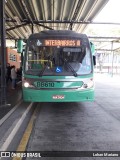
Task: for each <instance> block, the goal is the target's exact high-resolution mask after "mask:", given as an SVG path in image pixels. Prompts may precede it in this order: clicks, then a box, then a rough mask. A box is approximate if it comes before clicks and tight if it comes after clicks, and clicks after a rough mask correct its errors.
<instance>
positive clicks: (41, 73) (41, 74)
mask: <svg viewBox="0 0 120 160" xmlns="http://www.w3.org/2000/svg"><path fill="white" fill-rule="evenodd" d="M48 64H49V60H48V62H47V63H46V65H45V67H44V68H43V69H42V70H41V72H40V74H39V77H42V76H43V73H44V72H45V69H46V68H47V66H48Z"/></svg>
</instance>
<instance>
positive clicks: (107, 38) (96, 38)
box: [88, 36, 120, 39]
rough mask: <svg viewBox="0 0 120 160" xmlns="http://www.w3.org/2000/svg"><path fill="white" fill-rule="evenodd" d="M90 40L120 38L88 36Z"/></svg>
mask: <svg viewBox="0 0 120 160" xmlns="http://www.w3.org/2000/svg"><path fill="white" fill-rule="evenodd" d="M88 38H89V39H90V38H94V39H120V37H95V36H93V37H92V36H88Z"/></svg>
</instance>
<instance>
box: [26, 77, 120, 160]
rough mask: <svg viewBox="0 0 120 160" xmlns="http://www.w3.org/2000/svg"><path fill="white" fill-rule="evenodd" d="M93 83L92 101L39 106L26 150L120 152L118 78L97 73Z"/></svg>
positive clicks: (119, 85) (119, 95)
mask: <svg viewBox="0 0 120 160" xmlns="http://www.w3.org/2000/svg"><path fill="white" fill-rule="evenodd" d="M95 81H96V87H95V101H94V102H80V103H39V106H40V110H39V113H38V115H39V116H38V118H37V120H36V124H35V127H34V130H33V132H32V136H31V139H30V141H29V145H28V149H27V150H28V151H120V83H119V82H120V77H115V78H111V77H110V76H109V75H103V74H102V75H100V74H97V75H95ZM29 159H30V158H29ZM44 159H45V160H48V159H50V160H53V159H58V160H59V159H61V160H63V159H64V160H67V159H69V160H73V159H74V160H78V159H81V160H82V159H84V160H88V159H90V160H91V159H92V160H96V159H98V160H99V159H100V160H102V159H105V158H102V157H97V158H96V157H92V158H89V157H87V158H83V157H82V158H80V157H77V158H73V157H71V158H44ZM109 159H110V160H114V159H116V160H117V159H120V157H119V158H115V157H113V158H110V157H108V158H107V160H109Z"/></svg>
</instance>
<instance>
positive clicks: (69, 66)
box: [64, 59, 78, 77]
mask: <svg viewBox="0 0 120 160" xmlns="http://www.w3.org/2000/svg"><path fill="white" fill-rule="evenodd" d="M64 62H65V64H66V65H67V67H68V68H69V69H70V70H71V71H72V73H73V75H74V76H75V77H77V76H78V75H77V73H76V72H75V70H74V69H73V67H72V66H71V65H70V64H69V62H67V60H66V59H64Z"/></svg>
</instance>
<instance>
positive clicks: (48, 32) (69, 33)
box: [29, 30, 87, 39]
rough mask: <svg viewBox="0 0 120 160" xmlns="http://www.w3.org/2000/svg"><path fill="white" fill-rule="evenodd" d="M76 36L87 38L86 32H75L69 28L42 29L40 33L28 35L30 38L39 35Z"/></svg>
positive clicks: (38, 36)
mask: <svg viewBox="0 0 120 160" xmlns="http://www.w3.org/2000/svg"><path fill="white" fill-rule="evenodd" d="M54 36H55V37H56V36H57V37H76V38H83V39H84V38H85V39H86V38H87V35H86V34H81V33H77V32H75V31H71V30H44V31H41V32H40V33H35V34H31V35H30V37H29V38H30V39H33V38H40V37H54Z"/></svg>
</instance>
